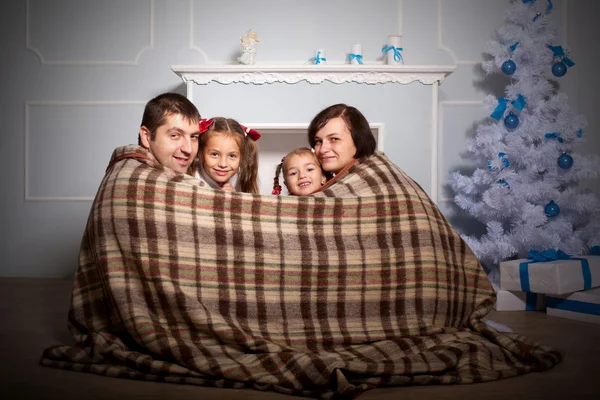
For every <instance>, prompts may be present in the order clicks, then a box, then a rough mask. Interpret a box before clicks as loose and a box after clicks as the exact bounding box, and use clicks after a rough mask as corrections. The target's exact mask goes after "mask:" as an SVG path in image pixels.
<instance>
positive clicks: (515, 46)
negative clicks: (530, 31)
mask: <svg viewBox="0 0 600 400" xmlns="http://www.w3.org/2000/svg"><path fill="white" fill-rule="evenodd" d="M518 45H519V42H515V43H514V44H512V45H510V47H509V49H510V51H515V49H516V48H517V46H518Z"/></svg>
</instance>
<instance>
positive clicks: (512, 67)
mask: <svg viewBox="0 0 600 400" xmlns="http://www.w3.org/2000/svg"><path fill="white" fill-rule="evenodd" d="M516 70H517V64H515V62H514V61H513V60H506V61H504V62H503V63H502V72H504V73H505V74H506V75H512V74H514V73H515V71H516Z"/></svg>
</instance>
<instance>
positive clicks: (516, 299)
mask: <svg viewBox="0 0 600 400" xmlns="http://www.w3.org/2000/svg"><path fill="white" fill-rule="evenodd" d="M544 307H546V296H545V295H543V294H540V293H531V292H529V293H526V292H515V291H510V290H502V289H499V290H498V291H497V292H496V305H495V306H494V309H495V310H496V311H540V310H543V309H544Z"/></svg>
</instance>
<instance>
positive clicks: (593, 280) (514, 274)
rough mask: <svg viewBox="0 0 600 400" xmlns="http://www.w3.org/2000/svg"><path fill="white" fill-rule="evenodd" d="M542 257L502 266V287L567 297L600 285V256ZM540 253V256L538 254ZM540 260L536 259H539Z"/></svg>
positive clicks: (504, 263)
mask: <svg viewBox="0 0 600 400" xmlns="http://www.w3.org/2000/svg"><path fill="white" fill-rule="evenodd" d="M558 252H559V253H560V254H559V259H554V260H549V261H537V260H539V259H540V258H539V257H535V256H534V257H531V252H530V258H528V259H519V260H511V261H503V262H501V263H500V288H501V289H503V290H512V291H520V292H531V293H544V294H566V293H572V292H577V291H580V290H587V289H591V288H593V287H596V286H600V256H578V257H571V256H568V255H566V254H564V253H562V252H560V250H559V251H558ZM538 254H541V253H538ZM536 259H537V260H536Z"/></svg>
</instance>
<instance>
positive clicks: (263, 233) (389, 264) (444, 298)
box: [41, 146, 561, 398]
mask: <svg viewBox="0 0 600 400" xmlns="http://www.w3.org/2000/svg"><path fill="white" fill-rule="evenodd" d="M494 301H495V294H494V291H493V289H492V287H491V286H490V283H489V281H488V280H487V277H486V276H485V273H484V272H483V270H482V268H481V267H480V265H479V263H478V261H477V260H476V259H475V257H474V256H473V254H472V253H471V251H470V250H469V248H468V247H467V246H466V245H465V243H464V242H463V240H461V238H460V236H459V235H458V234H457V233H456V231H455V230H454V229H453V228H452V226H451V225H450V223H449V222H448V221H447V220H446V219H445V218H444V216H443V215H442V214H441V213H440V211H439V210H438V208H437V207H436V206H435V204H433V202H432V201H431V200H430V199H429V197H428V196H427V195H426V194H425V192H424V191H423V190H422V189H421V188H420V187H419V186H418V185H417V184H416V183H415V182H414V181H413V180H411V179H410V178H409V177H408V176H406V175H405V174H404V173H403V172H402V171H401V170H400V169H398V168H397V167H396V166H394V165H393V164H392V163H391V162H390V161H389V160H388V159H387V158H386V157H385V155H383V154H382V153H378V154H375V155H374V156H371V157H369V158H367V159H364V160H361V161H360V162H359V163H357V164H356V165H355V166H353V167H352V169H351V170H350V171H349V173H348V174H346V175H345V176H343V177H340V179H339V181H338V182H337V183H336V184H334V185H332V186H331V187H329V188H328V189H326V190H325V191H324V192H322V193H317V194H316V195H314V196H312V197H292V196H290V197H279V196H259V195H251V194H245V193H230V192H224V191H213V190H209V189H204V188H201V187H200V186H199V181H197V180H195V179H194V178H191V177H188V176H183V175H179V174H175V173H174V172H172V171H170V170H167V169H164V168H162V167H160V166H158V165H157V164H156V161H154V159H153V158H152V156H151V155H150V154H149V153H148V152H146V151H145V150H144V149H142V148H140V147H138V146H126V147H122V148H118V149H117V150H115V152H114V153H113V157H112V160H111V164H110V165H109V168H108V170H107V174H106V176H105V178H104V180H103V181H102V184H101V186H100V189H99V191H98V194H97V197H96V199H95V200H94V203H93V205H92V209H91V212H90V216H89V220H88V224H87V228H86V231H85V235H84V237H83V240H82V244H81V252H80V265H79V269H78V271H77V273H76V275H75V281H74V286H73V293H72V301H71V308H70V312H69V327H70V330H71V332H72V333H73V335H74V336H75V339H76V341H77V343H76V344H75V345H73V346H65V345H58V346H53V347H50V348H48V349H47V350H46V351H45V352H44V354H43V356H42V360H41V363H42V364H43V365H46V366H51V367H57V368H64V369H71V370H75V371H85V372H93V373H97V374H101V375H108V376H113V377H125V378H133V379H144V380H153V381H163V382H176V383H190V384H197V385H210V386H218V387H233V388H242V387H250V388H254V389H259V390H274V391H277V392H281V393H288V394H295V395H303V396H311V397H321V398H331V397H334V396H336V397H340V396H341V397H345V396H348V397H354V396H357V395H358V394H360V393H361V392H364V391H365V390H368V389H371V388H374V387H382V386H395V385H408V384H448V383H472V382H482V381H489V380H494V379H500V378H506V377H511V376H516V375H520V374H524V373H527V372H530V371H543V370H546V369H548V368H551V367H552V366H554V365H555V364H557V363H558V362H560V360H561V355H560V353H558V352H557V351H555V350H553V349H551V348H548V347H545V346H542V345H540V344H538V343H534V342H532V341H530V340H528V339H527V338H525V337H523V336H520V335H518V334H501V333H498V332H496V331H495V330H494V329H492V328H490V327H488V326H487V325H485V324H484V323H483V322H481V318H482V317H484V316H485V315H486V314H487V313H488V312H489V311H490V310H491V309H492V306H493V304H494Z"/></svg>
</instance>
